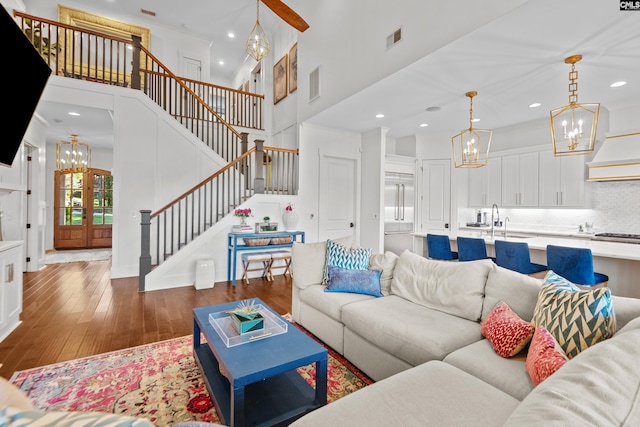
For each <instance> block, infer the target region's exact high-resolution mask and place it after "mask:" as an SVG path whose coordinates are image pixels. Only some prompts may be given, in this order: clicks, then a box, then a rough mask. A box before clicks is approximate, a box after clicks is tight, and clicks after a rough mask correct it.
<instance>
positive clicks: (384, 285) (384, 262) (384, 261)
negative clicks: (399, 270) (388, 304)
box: [369, 251, 398, 296]
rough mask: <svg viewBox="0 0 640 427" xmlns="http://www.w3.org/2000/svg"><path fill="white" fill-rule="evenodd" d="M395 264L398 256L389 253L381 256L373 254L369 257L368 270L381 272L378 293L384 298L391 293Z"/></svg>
mask: <svg viewBox="0 0 640 427" xmlns="http://www.w3.org/2000/svg"><path fill="white" fill-rule="evenodd" d="M396 262H398V255H396V254H394V253H393V252H391V251H387V252H385V253H383V254H373V255H371V257H369V270H378V271H381V272H382V274H381V275H380V291H381V292H382V294H383V295H385V296H387V295H389V294H390V293H391V280H392V279H393V271H394V269H395V267H396Z"/></svg>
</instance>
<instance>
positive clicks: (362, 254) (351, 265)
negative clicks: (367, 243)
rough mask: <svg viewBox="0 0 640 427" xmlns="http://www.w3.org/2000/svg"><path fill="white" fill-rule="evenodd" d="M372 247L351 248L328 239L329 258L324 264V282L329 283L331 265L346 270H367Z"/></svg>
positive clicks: (324, 283)
mask: <svg viewBox="0 0 640 427" xmlns="http://www.w3.org/2000/svg"><path fill="white" fill-rule="evenodd" d="M370 256H371V249H349V248H345V247H344V246H342V245H341V244H339V243H336V242H334V241H333V240H331V239H329V240H327V258H326V261H325V264H324V275H323V279H322V284H323V285H327V284H329V266H333V267H340V268H344V269H346V270H366V269H367V268H368V267H369V257H370Z"/></svg>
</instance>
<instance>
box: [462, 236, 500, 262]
mask: <svg viewBox="0 0 640 427" xmlns="http://www.w3.org/2000/svg"><path fill="white" fill-rule="evenodd" d="M456 242H457V243H458V260H459V261H475V260H477V259H491V260H494V258H489V257H488V256H487V245H486V244H485V241H484V239H481V238H478V237H458V238H457V239H456Z"/></svg>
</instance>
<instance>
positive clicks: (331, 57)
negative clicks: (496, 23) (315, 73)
mask: <svg viewBox="0 0 640 427" xmlns="http://www.w3.org/2000/svg"><path fill="white" fill-rule="evenodd" d="M525 2H526V0H517V1H508V0H491V1H483V2H477V1H473V0H464V1H458V2H432V1H415V0H396V1H393V2H390V1H378V2H374V1H370V0H352V1H341V0H325V1H322V2H317V1H316V2H314V1H306V0H291V1H289V2H288V5H289V6H290V7H291V8H293V9H294V10H295V11H296V12H298V13H299V14H300V15H301V16H302V17H303V18H305V20H307V22H308V23H309V26H310V28H309V29H308V30H306V31H305V32H304V33H301V34H299V37H298V52H299V53H298V91H300V92H301V95H300V97H301V98H300V100H299V108H298V115H299V119H300V120H299V121H304V120H306V119H308V118H310V117H312V116H313V115H315V114H317V113H319V112H320V111H322V110H324V109H326V108H327V107H329V106H331V105H334V104H336V103H337V102H338V101H341V100H343V99H345V98H347V97H348V96H350V95H352V94H354V93H357V92H359V91H360V90H362V89H363V88H365V87H367V86H369V85H371V84H372V83H374V82H377V81H378V80H380V79H382V78H384V77H386V76H388V75H390V74H392V73H393V72H395V71H397V70H400V69H401V68H403V67H405V66H407V65H409V64H411V63H413V62H415V61H417V60H418V59H420V58H423V57H424V56H426V55H427V54H429V53H431V52H434V51H435V50H437V49H438V48H440V47H442V46H444V45H446V44H448V43H450V42H451V41H453V40H456V39H458V38H459V37H460V36H462V35H463V34H467V33H468V32H470V31H472V30H474V29H476V28H479V27H481V26H482V25H484V24H486V23H487V22H490V21H491V20H493V19H495V18H497V17H499V16H501V15H503V14H504V13H507V12H509V11H510V10H512V9H515V8H517V7H518V6H520V5H521V4H523V3H525ZM443 17H444V18H443ZM400 27H402V35H403V40H402V42H401V43H399V44H397V45H396V46H395V47H394V48H393V49H389V50H387V49H386V38H387V36H389V35H390V34H392V33H393V32H394V31H396V30H397V29H398V28H400ZM318 66H320V67H321V95H320V98H319V99H318V100H316V101H314V102H311V103H309V102H308V93H309V82H308V80H309V73H310V72H311V71H312V70H313V69H315V68H316V67H318Z"/></svg>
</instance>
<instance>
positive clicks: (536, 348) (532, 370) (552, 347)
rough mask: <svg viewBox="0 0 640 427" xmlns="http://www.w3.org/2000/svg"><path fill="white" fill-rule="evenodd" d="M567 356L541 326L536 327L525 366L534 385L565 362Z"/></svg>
mask: <svg viewBox="0 0 640 427" xmlns="http://www.w3.org/2000/svg"><path fill="white" fill-rule="evenodd" d="M567 360H568V359H567V356H566V355H565V354H564V351H562V347H560V344H558V342H557V341H556V340H555V338H553V336H552V335H551V334H550V333H549V331H547V330H546V329H545V328H544V327H543V326H540V327H538V328H537V329H536V332H535V333H534V334H533V338H532V339H531V345H530V346H529V353H527V361H526V362H525V367H526V368H527V372H528V373H529V376H530V377H531V381H533V383H534V384H535V385H538V384H540V383H541V382H542V381H544V380H545V379H547V378H548V377H549V376H550V375H551V374H553V373H554V372H555V371H557V370H558V369H560V367H561V366H562V365H564V364H565V363H567Z"/></svg>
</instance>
